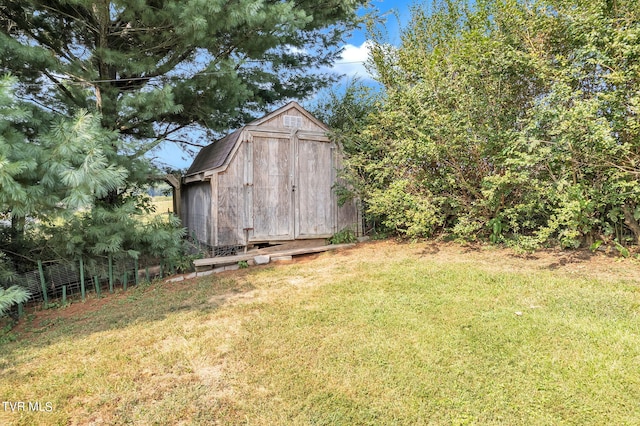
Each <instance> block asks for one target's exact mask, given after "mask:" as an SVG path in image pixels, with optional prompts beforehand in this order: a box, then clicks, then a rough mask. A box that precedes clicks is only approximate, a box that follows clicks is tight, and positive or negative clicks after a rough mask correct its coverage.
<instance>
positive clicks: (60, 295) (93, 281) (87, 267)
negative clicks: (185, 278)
mask: <svg viewBox="0 0 640 426" xmlns="http://www.w3.org/2000/svg"><path fill="white" fill-rule="evenodd" d="M37 266H38V268H37V269H35V270H32V271H27V272H23V273H20V274H16V275H14V276H12V277H11V279H10V280H8V279H5V280H2V279H0V287H4V288H7V287H9V286H12V285H19V286H21V287H24V288H26V289H27V290H28V291H29V294H30V297H29V300H28V301H27V304H29V305H36V304H39V303H43V304H44V306H45V308H46V307H47V306H48V305H49V304H51V303H54V302H53V301H56V300H57V301H61V302H62V303H63V304H66V303H67V299H71V298H73V299H78V298H81V299H82V300H85V298H86V297H87V296H88V295H89V294H91V293H93V294H94V295H96V296H97V297H101V296H102V294H104V293H107V292H108V293H114V292H115V291H116V290H117V289H122V290H127V288H129V287H131V286H135V285H138V284H140V283H141V282H145V281H146V282H151V281H152V280H153V279H156V278H163V277H164V276H166V275H169V274H173V273H175V272H176V269H177V267H176V265H173V264H171V263H169V262H165V261H164V260H163V259H157V258H144V259H133V258H127V257H113V256H105V257H99V258H91V259H89V260H87V261H86V262H85V261H84V259H83V258H80V259H78V260H77V261H75V262H47V263H43V262H42V261H37ZM16 309H17V311H18V315H19V316H21V315H22V309H23V306H22V305H20V306H18V307H17V308H16Z"/></svg>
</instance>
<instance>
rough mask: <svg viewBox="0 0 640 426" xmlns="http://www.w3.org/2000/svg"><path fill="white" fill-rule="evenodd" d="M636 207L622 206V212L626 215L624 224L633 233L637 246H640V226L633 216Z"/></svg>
mask: <svg viewBox="0 0 640 426" xmlns="http://www.w3.org/2000/svg"><path fill="white" fill-rule="evenodd" d="M634 210H635V206H633V207H632V206H629V205H627V204H625V205H624V206H622V212H623V213H624V224H625V225H627V227H628V228H629V229H630V230H631V232H633V236H634V237H635V238H636V244H638V245H639V246H640V224H638V221H637V220H636V218H635V217H634V216H633V211H634Z"/></svg>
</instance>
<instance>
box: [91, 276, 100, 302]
mask: <svg viewBox="0 0 640 426" xmlns="http://www.w3.org/2000/svg"><path fill="white" fill-rule="evenodd" d="M93 284H94V286H95V289H96V294H97V295H98V299H100V280H98V276H97V275H94V276H93Z"/></svg>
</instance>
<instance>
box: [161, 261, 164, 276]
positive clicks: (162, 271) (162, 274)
mask: <svg viewBox="0 0 640 426" xmlns="http://www.w3.org/2000/svg"><path fill="white" fill-rule="evenodd" d="M162 278H164V262H163V261H162V260H161V261H160V279H162Z"/></svg>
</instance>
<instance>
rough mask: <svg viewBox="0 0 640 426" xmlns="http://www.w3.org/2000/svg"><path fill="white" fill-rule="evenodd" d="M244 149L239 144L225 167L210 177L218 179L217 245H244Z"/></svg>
mask: <svg viewBox="0 0 640 426" xmlns="http://www.w3.org/2000/svg"><path fill="white" fill-rule="evenodd" d="M245 157H246V155H245V150H244V149H243V146H240V147H239V149H238V150H237V152H236V155H235V156H234V157H233V158H232V159H231V161H230V162H229V166H228V167H227V169H226V170H225V171H224V172H222V173H218V174H216V175H213V176H212V179H216V178H217V179H218V204H217V205H218V226H217V232H218V239H217V245H219V246H226V245H244V244H246V240H245V232H244V228H245V225H244V217H243V216H244V210H245V196H244V174H245V166H244V162H245Z"/></svg>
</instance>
